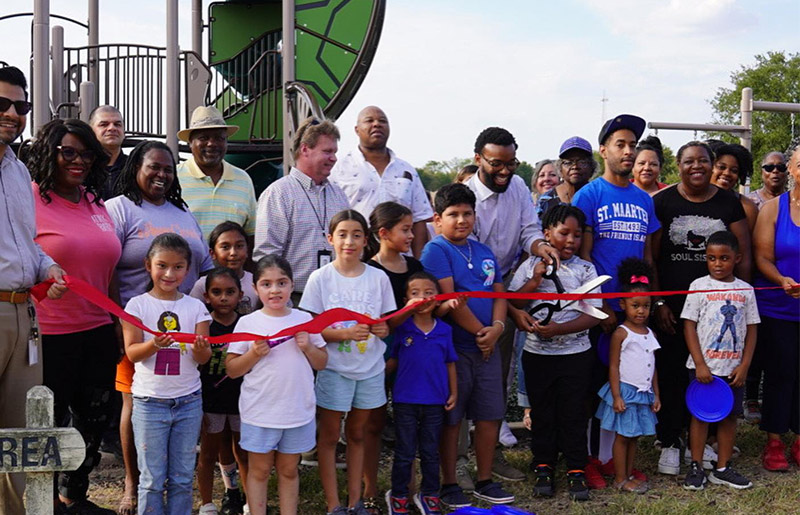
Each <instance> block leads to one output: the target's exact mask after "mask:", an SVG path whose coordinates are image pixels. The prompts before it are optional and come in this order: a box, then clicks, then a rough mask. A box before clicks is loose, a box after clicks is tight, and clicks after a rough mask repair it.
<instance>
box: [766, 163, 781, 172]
mask: <svg viewBox="0 0 800 515" xmlns="http://www.w3.org/2000/svg"><path fill="white" fill-rule="evenodd" d="M761 169H762V170H764V171H765V172H767V173H772V172H773V171H775V170H776V169H777V171H778V173H786V165H785V164H783V163H778V164H776V165H761Z"/></svg>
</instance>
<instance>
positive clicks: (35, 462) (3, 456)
mask: <svg viewBox="0 0 800 515" xmlns="http://www.w3.org/2000/svg"><path fill="white" fill-rule="evenodd" d="M25 417H26V425H27V426H28V427H25V428H19V429H5V428H3V429H0V472H3V473H11V472H25V473H26V483H25V484H26V486H25V490H26V493H25V499H26V503H25V505H26V508H25V509H26V512H27V513H28V514H36V515H52V514H53V473H54V472H58V471H61V470H77V468H78V467H80V465H81V463H83V460H84V458H85V457H86V444H85V443H84V441H83V438H82V437H81V434H80V433H79V432H78V430H77V429H75V428H74V427H53V424H54V420H55V417H54V414H53V392H52V391H50V389H49V388H47V387H46V386H34V387H33V388H31V389H30V390H28V396H27V401H26V405H25Z"/></svg>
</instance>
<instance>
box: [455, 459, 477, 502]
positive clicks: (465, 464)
mask: <svg viewBox="0 0 800 515" xmlns="http://www.w3.org/2000/svg"><path fill="white" fill-rule="evenodd" d="M456 482H458V486H460V487H461V490H463V491H464V492H469V493H472V492H473V491H474V490H475V483H474V482H473V481H472V476H471V475H470V473H469V460H467V459H466V458H464V457H461V458H458V460H457V461H456Z"/></svg>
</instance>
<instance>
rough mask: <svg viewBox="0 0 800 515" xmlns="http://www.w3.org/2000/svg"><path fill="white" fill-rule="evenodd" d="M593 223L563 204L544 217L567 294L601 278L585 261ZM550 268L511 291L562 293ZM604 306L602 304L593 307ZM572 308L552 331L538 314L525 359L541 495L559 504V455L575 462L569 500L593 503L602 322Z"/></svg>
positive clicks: (538, 263)
mask: <svg viewBox="0 0 800 515" xmlns="http://www.w3.org/2000/svg"><path fill="white" fill-rule="evenodd" d="M584 222H585V217H584V215H583V212H582V211H581V210H580V209H578V208H577V207H574V206H570V205H567V204H559V205H557V206H554V207H552V208H551V209H549V210H548V211H547V212H546V213H545V215H544V217H543V218H542V228H543V229H544V237H545V239H546V240H547V241H548V242H549V243H550V245H552V246H553V248H555V249H556V250H557V251H558V255H559V259H560V260H561V266H560V267H559V268H558V278H559V280H560V281H561V283H562V285H563V286H564V289H566V291H573V290H576V289H577V288H578V287H580V286H582V285H583V284H585V283H586V282H588V281H591V280H592V279H595V278H597V272H596V271H595V268H594V265H592V264H591V263H589V262H588V261H584V260H583V259H581V258H579V257H578V251H579V250H580V247H581V240H582V238H583V225H584ZM546 268H547V267H546V266H545V263H544V262H543V261H542V260H541V258H539V257H538V256H537V257H531V258H528V259H527V260H526V261H525V262H524V263H522V265H520V267H519V268H518V269H517V271H516V273H515V274H514V278H513V279H512V281H511V284H510V285H509V289H510V290H511V291H516V292H519V293H532V292H534V291H536V292H546V293H556V291H557V290H556V286H555V283H554V282H553V281H551V280H550V279H544V278H543V276H544V274H545V272H546ZM511 302H512V303H513V304H514V305H515V306H516V307H517V308H520V309H523V308H526V309H530V308H531V307H532V306H533V304H532V303H531V302H530V301H526V300H524V299H523V300H512V301H511ZM586 302H588V303H589V304H590V305H592V306H595V307H600V305H601V303H600V301H597V300H589V301H586ZM577 307H578V306H577V304H572V305H570V306H568V307H567V308H566V309H563V310H561V311H556V312H554V313H553V317H552V319H551V320H550V322H549V323H547V324H542V323H541V319H542V318H543V315H540V314H538V313H537V316H538V317H539V319H538V320H535V321H534V322H533V326H532V328H531V331H530V332H528V333H527V341H526V342H525V347H524V348H523V352H522V367H523V369H524V373H525V383H526V384H525V386H526V388H525V389H526V392H527V394H528V400H529V401H530V405H531V412H532V413H533V417H532V420H531V450H532V451H533V459H534V462H533V463H534V464H535V465H536V483H535V484H534V487H533V491H534V494H535V495H540V496H544V497H552V496H553V495H554V493H555V490H554V483H555V482H554V479H553V474H554V470H555V466H556V460H557V458H558V453H559V451H561V452H562V453H563V454H564V457H565V458H566V462H567V480H568V484H569V495H570V497H572V498H573V499H575V500H582V501H585V500H587V499H588V498H589V489H588V487H587V484H586V474H585V468H586V463H587V455H586V411H585V409H586V408H585V403H586V400H587V398H588V396H589V388H590V385H591V377H592V364H593V363H594V354H593V351H592V348H591V344H590V343H589V329H590V328H592V327H594V326H595V325H597V324H598V323H599V320H598V319H596V318H594V317H591V316H590V315H587V314H586V313H583V312H582V311H580V310H578V309H577Z"/></svg>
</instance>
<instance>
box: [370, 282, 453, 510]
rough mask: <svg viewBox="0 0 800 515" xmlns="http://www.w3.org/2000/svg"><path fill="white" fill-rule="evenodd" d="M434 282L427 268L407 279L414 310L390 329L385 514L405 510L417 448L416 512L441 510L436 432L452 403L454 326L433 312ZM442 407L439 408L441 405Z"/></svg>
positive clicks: (439, 429) (408, 291)
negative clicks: (390, 439) (391, 427)
mask: <svg viewBox="0 0 800 515" xmlns="http://www.w3.org/2000/svg"><path fill="white" fill-rule="evenodd" d="M437 293H439V283H438V282H437V281H436V278H435V277H433V276H432V275H430V274H429V273H427V272H417V273H415V274H413V275H412V276H411V277H409V278H408V286H407V288H406V298H407V299H408V302H407V305H409V306H410V305H416V308H415V309H414V310H413V315H412V316H411V317H410V318H408V319H406V320H405V322H403V323H402V324H400V325H399V326H398V327H397V328H396V329H395V330H394V333H393V336H394V339H395V345H394V347H393V348H392V357H391V358H390V359H389V361H388V362H387V363H386V370H387V372H390V371H394V370H395V369H396V370H397V380H396V381H395V383H394V390H393V404H392V406H393V409H394V419H395V446H394V462H393V464H392V489H391V490H389V491H388V492H386V504H387V506H388V507H389V514H390V515H400V514H405V513H408V484H409V480H410V479H411V468H412V467H413V466H414V457H415V456H416V454H417V450H419V455H420V464H421V469H422V486H421V487H420V492H419V493H416V494H414V504H416V506H417V508H418V509H419V511H420V513H422V514H429V513H441V511H442V507H441V502H440V501H439V495H438V494H439V436H440V434H441V431H442V425H443V423H444V413H445V411H450V410H452V409H453V407H454V406H455V403H456V396H457V384H456V365H455V362H456V361H457V360H458V356H457V355H456V351H455V348H454V347H453V331H452V329H451V328H450V326H449V325H447V324H446V323H444V322H442V321H441V320H437V319H436V318H434V316H433V312H434V310H436V308H437V307H438V306H439V302H436V301H433V297H434V296H435V295H436V294H437ZM443 407H444V409H442V408H443Z"/></svg>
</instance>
